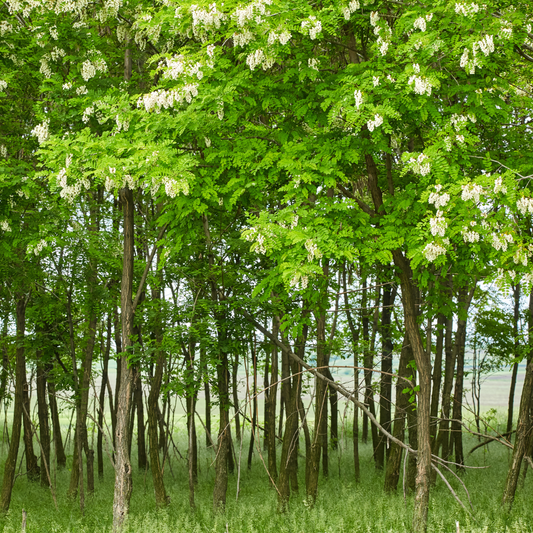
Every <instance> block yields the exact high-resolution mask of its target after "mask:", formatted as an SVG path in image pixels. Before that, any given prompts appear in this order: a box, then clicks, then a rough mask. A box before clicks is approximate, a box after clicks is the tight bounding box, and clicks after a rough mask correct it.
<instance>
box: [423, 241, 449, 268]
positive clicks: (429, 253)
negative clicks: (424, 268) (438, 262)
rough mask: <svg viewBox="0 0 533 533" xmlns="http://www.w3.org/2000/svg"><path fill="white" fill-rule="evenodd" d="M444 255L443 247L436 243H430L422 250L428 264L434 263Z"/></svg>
mask: <svg viewBox="0 0 533 533" xmlns="http://www.w3.org/2000/svg"><path fill="white" fill-rule="evenodd" d="M445 254H446V248H444V247H443V246H441V245H440V244H438V243H436V242H430V243H429V244H427V245H426V247H425V248H424V256H425V257H426V259H427V260H428V261H429V262H430V263H432V262H433V261H435V259H437V257H439V255H445Z"/></svg>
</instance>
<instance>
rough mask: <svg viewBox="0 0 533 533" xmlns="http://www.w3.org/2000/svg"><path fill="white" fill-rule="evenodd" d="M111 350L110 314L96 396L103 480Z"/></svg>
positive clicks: (99, 466) (98, 442) (97, 440)
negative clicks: (100, 379) (100, 377)
mask: <svg viewBox="0 0 533 533" xmlns="http://www.w3.org/2000/svg"><path fill="white" fill-rule="evenodd" d="M110 350H111V316H110V315H108V317H107V338H106V345H105V350H104V354H103V367H102V382H101V384H100V395H99V397H98V434H97V437H96V453H97V458H98V461H97V462H98V479H100V481H103V480H104V451H103V437H104V435H103V427H104V411H105V391H106V388H107V385H108V367H109V353H110Z"/></svg>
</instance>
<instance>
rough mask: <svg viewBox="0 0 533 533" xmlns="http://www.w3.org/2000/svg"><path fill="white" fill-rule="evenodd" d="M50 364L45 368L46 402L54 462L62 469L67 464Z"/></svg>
mask: <svg viewBox="0 0 533 533" xmlns="http://www.w3.org/2000/svg"><path fill="white" fill-rule="evenodd" d="M52 368H53V366H52V364H51V363H49V365H48V366H47V368H46V371H47V374H48V379H47V385H48V404H49V406H50V416H51V418H52V429H53V439H54V450H55V455H56V463H57V468H58V470H62V469H63V468H65V467H66V466H67V456H66V454H65V448H64V446H63V438H62V436H61V423H60V421H59V412H58V409H57V400H56V389H55V383H54V379H53V378H52V377H51V371H52Z"/></svg>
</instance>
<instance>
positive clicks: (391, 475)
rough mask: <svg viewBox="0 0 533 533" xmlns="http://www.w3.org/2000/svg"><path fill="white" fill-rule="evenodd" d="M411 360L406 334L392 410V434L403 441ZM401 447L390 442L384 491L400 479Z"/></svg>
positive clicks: (392, 486)
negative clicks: (405, 391) (406, 391)
mask: <svg viewBox="0 0 533 533" xmlns="http://www.w3.org/2000/svg"><path fill="white" fill-rule="evenodd" d="M412 360H413V350H412V349H411V343H410V341H409V338H408V337H407V334H406V335H405V337H404V340H403V346H402V352H401V355H400V363H399V366H398V378H397V381H396V410H395V412H394V423H393V427H392V435H393V436H394V437H396V438H397V439H398V440H400V441H402V442H404V439H405V421H406V417H407V408H408V406H409V393H404V392H403V391H404V390H405V389H406V388H409V384H408V382H407V381H406V379H404V378H408V377H409V376H411V370H410V369H409V368H408V367H407V365H408V364H409V363H410V362H411V361H412ZM402 453H403V448H401V447H400V446H399V445H398V444H396V443H395V442H392V443H391V444H390V452H389V458H388V459H387V469H386V471H385V487H384V489H385V492H394V491H395V490H396V489H397V488H398V481H399V479H400V467H401V464H402Z"/></svg>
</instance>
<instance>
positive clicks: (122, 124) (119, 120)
mask: <svg viewBox="0 0 533 533" xmlns="http://www.w3.org/2000/svg"><path fill="white" fill-rule="evenodd" d="M115 122H116V124H117V133H118V132H119V131H128V130H129V129H130V123H129V120H128V119H126V118H123V117H121V116H120V115H117V116H116V117H115Z"/></svg>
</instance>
